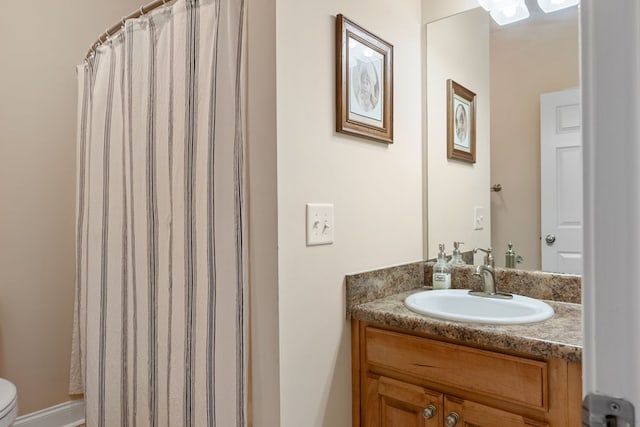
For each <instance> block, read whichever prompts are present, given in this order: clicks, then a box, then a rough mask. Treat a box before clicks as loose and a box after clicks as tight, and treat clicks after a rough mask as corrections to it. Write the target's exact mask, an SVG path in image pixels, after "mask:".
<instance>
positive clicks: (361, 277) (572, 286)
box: [346, 263, 582, 362]
mask: <svg viewBox="0 0 640 427" xmlns="http://www.w3.org/2000/svg"><path fill="white" fill-rule="evenodd" d="M420 268H422V269H423V270H428V269H429V268H430V266H429V265H426V266H425V263H412V264H407V265H403V266H397V267H390V268H385V269H381V270H376V271H373V272H366V273H360V274H356V275H349V276H347V278H346V279H347V280H346V283H347V317H348V318H351V319H356V320H362V321H367V322H371V323H376V324H381V325H386V326H391V327H396V328H402V329H406V330H408V331H417V332H422V333H426V334H429V335H431V336H434V337H442V338H446V339H449V340H455V341H458V342H460V343H463V344H465V343H466V344H472V345H479V346H483V347H489V348H493V349H497V350H500V349H502V350H508V351H513V352H518V353H521V354H524V355H531V356H538V357H544V358H551V359H564V360H568V361H571V362H579V361H581V359H582V306H581V305H580V304H577V303H575V302H576V300H577V301H578V302H579V295H580V280H579V277H577V276H565V277H560V278H558V277H557V276H564V275H549V273H530V272H522V271H521V270H505V271H504V272H502V273H503V274H506V275H505V276H503V277H500V276H498V280H497V287H498V289H499V290H502V291H506V292H512V293H516V294H520V295H527V296H532V297H538V298H540V299H544V300H545V301H546V302H547V303H548V304H549V305H550V306H551V307H553V309H554V311H555V314H554V316H553V317H552V318H551V319H549V320H546V321H543V322H538V323H532V324H526V325H483V324H476V323H463V322H452V321H446V320H439V319H435V318H432V317H428V316H423V315H421V314H417V313H414V312H413V311H410V310H409V309H407V308H406V307H405V305H404V299H405V298H406V297H407V296H408V295H411V294H412V293H415V292H418V291H421V290H425V289H428V288H426V287H425V286H424V283H425V282H424V275H423V278H422V279H420V278H418V277H416V274H415V272H416V271H417V270H418V269H420ZM471 272H472V269H471V267H470V266H469V267H462V268H460V269H456V271H455V273H457V274H455V275H454V276H453V277H452V284H453V287H456V288H467V287H469V288H471V287H477V286H479V284H477V283H475V281H473V280H475V278H473V277H472V276H471ZM539 274H542V275H546V276H542V277H540V276H537V275H539ZM456 276H457V277H456ZM509 276H512V277H514V278H515V279H514V281H513V282H509V283H507V282H506V280H507V278H508V277H509ZM541 279H542V280H541ZM545 279H546V280H545ZM565 279H566V280H565ZM501 280H502V282H501ZM501 284H502V285H503V286H502V287H501V286H500V285H501ZM469 285H471V286H469ZM565 288H566V289H565ZM519 291H524V292H519ZM537 295H540V296H537ZM565 301H569V302H565Z"/></svg>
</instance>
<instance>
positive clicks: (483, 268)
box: [469, 248, 513, 299]
mask: <svg viewBox="0 0 640 427" xmlns="http://www.w3.org/2000/svg"><path fill="white" fill-rule="evenodd" d="M478 251H482V252H484V253H485V254H486V255H485V256H484V264H480V265H478V266H477V267H476V272H475V273H473V275H474V276H478V277H482V278H483V284H484V291H482V292H478V291H469V293H470V294H471V295H475V296H479V297H489V298H500V299H509V298H513V295H511V294H505V293H502V292H496V272H495V262H494V259H493V254H492V250H491V248H488V249H482V248H475V249H474V250H473V253H474V254H475V253H477V252H478Z"/></svg>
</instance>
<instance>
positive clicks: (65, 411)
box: [13, 400, 84, 427]
mask: <svg viewBox="0 0 640 427" xmlns="http://www.w3.org/2000/svg"><path fill="white" fill-rule="evenodd" d="M83 424H84V400H71V401H69V402H65V403H61V404H59V405H56V406H52V407H50V408H46V409H42V410H40V411H37V412H32V413H30V414H26V415H22V416H20V417H18V418H17V419H16V422H15V423H14V424H13V427H77V426H81V425H83Z"/></svg>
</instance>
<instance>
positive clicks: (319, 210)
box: [307, 203, 334, 246]
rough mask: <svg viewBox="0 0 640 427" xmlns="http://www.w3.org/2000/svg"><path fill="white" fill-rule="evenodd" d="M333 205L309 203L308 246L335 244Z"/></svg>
mask: <svg viewBox="0 0 640 427" xmlns="http://www.w3.org/2000/svg"><path fill="white" fill-rule="evenodd" d="M333 229H334V223H333V205H332V204H328V203H307V246H315V245H330V244H332V243H333Z"/></svg>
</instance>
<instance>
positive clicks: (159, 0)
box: [84, 0, 173, 61]
mask: <svg viewBox="0 0 640 427" xmlns="http://www.w3.org/2000/svg"><path fill="white" fill-rule="evenodd" d="M172 1H173V0H154V1H152V2H151V3H149V4H147V5H144V6H141V7H140V9H138V10H136V11H135V12H133V13H131V14H129V15H127V16H123V17H122V19H121V20H120V22H118V23H116V24H114V25H113V26H111V28H109V29H108V30H106V31H105V32H104V33H103V34H102V35H100V36H99V37H98V40H96V42H95V43H94V44H92V45H91V48H89V51H88V52H87V54H86V55H85V57H84V59H85V61H86V60H87V59H89V58H90V57H91V55H93V54H94V53H95V51H96V48H97V47H98V46H100V45H101V44H102V43H104V42H106V41H107V40H108V39H109V37H111V36H113V35H114V34H116V33H117V32H118V31H120V30H121V29H122V28H124V22H125V21H126V20H128V19H136V18H140V17H141V16H143V15H145V14H147V13H149V12H151V11H152V10H154V9H157V8H158V7H160V6H162V5H165V4H167V3H171V2H172Z"/></svg>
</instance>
